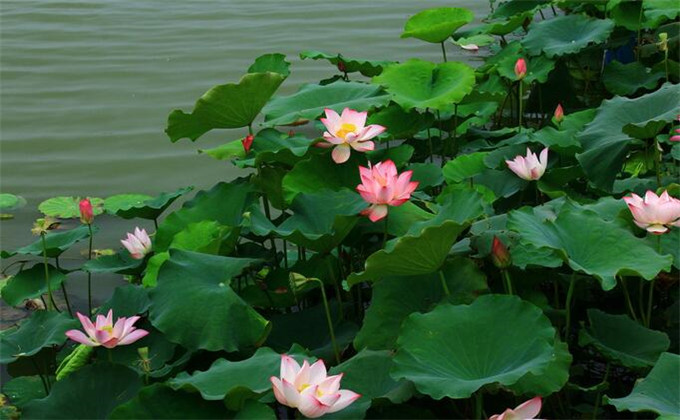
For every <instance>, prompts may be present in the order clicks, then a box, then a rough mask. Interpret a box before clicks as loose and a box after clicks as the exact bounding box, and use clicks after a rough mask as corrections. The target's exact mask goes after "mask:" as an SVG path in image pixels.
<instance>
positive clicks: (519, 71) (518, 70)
mask: <svg viewBox="0 0 680 420" xmlns="http://www.w3.org/2000/svg"><path fill="white" fill-rule="evenodd" d="M526 75H527V62H526V61H525V60H524V59H523V58H518V59H517V61H516V62H515V76H517V80H522V79H524V76H526Z"/></svg>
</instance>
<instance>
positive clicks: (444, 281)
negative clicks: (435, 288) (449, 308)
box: [439, 270, 451, 296]
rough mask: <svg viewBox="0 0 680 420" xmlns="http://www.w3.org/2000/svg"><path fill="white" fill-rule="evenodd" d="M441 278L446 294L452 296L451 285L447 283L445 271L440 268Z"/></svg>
mask: <svg viewBox="0 0 680 420" xmlns="http://www.w3.org/2000/svg"><path fill="white" fill-rule="evenodd" d="M439 280H441V282H442V289H444V294H445V295H446V296H451V291H450V290H449V285H448V284H446V278H445V277H444V272H443V271H442V270H439Z"/></svg>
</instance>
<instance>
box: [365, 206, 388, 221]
mask: <svg viewBox="0 0 680 420" xmlns="http://www.w3.org/2000/svg"><path fill="white" fill-rule="evenodd" d="M367 214H368V218H369V219H370V220H371V222H377V221H378V220H380V219H382V218H383V217H385V216H387V206H386V205H384V204H382V205H381V204H378V205H373V206H371V207H369V208H368V212H367Z"/></svg>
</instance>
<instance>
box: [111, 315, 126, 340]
mask: <svg viewBox="0 0 680 420" xmlns="http://www.w3.org/2000/svg"><path fill="white" fill-rule="evenodd" d="M124 335H125V318H118V320H117V321H116V323H115V324H114V325H113V336H114V337H118V338H120V337H122V336H124Z"/></svg>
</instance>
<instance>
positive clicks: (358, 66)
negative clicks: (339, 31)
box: [300, 50, 392, 77]
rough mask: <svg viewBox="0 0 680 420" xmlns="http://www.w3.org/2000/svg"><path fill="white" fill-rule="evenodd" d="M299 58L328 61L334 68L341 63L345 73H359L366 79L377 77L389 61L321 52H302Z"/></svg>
mask: <svg viewBox="0 0 680 420" xmlns="http://www.w3.org/2000/svg"><path fill="white" fill-rule="evenodd" d="M300 58H301V59H302V60H305V59H307V58H310V59H312V60H328V61H329V62H330V63H331V64H333V65H334V66H337V65H338V64H340V63H342V65H343V66H344V70H345V72H346V73H355V72H359V73H361V74H362V75H364V76H366V77H373V76H377V75H379V74H380V73H382V71H383V68H385V67H386V66H388V65H390V64H391V63H392V62H391V61H377V60H362V59H360V58H347V57H345V56H343V55H342V54H328V53H325V52H321V51H313V50H308V51H302V52H301V53H300Z"/></svg>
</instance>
